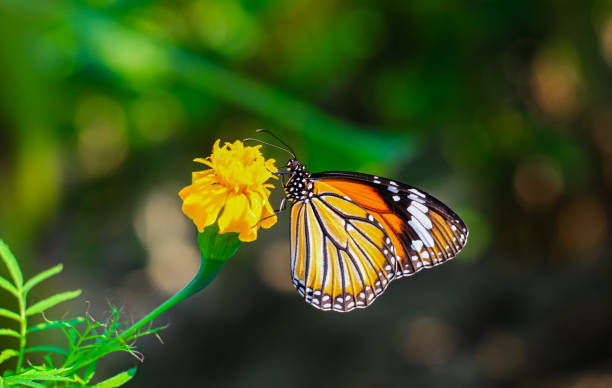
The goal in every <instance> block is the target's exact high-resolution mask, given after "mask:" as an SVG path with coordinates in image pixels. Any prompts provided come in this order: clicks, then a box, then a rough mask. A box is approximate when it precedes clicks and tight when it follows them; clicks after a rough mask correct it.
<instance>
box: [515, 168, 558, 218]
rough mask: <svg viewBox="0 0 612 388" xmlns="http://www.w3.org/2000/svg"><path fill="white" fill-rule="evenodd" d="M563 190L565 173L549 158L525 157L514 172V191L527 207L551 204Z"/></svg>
mask: <svg viewBox="0 0 612 388" xmlns="http://www.w3.org/2000/svg"><path fill="white" fill-rule="evenodd" d="M562 191H563V175H562V173H561V171H560V170H559V168H558V167H557V165H556V164H554V162H553V161H552V160H550V159H548V158H545V157H542V156H532V157H528V158H525V159H523V160H522V161H521V162H520V164H519V165H518V167H517V169H516V171H515V172H514V193H515V195H516V197H517V199H518V200H519V202H520V203H521V205H523V206H524V207H526V208H537V207H546V206H550V205H551V204H552V203H553V202H554V201H555V200H556V199H557V198H558V197H559V195H560V194H561V192H562Z"/></svg>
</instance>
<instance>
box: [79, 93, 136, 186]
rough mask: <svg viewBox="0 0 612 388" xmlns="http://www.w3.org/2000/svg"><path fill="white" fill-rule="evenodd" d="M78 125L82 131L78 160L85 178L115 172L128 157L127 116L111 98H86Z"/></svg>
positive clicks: (80, 105) (80, 131)
mask: <svg viewBox="0 0 612 388" xmlns="http://www.w3.org/2000/svg"><path fill="white" fill-rule="evenodd" d="M75 124H76V126H77V128H78V131H79V137H78V144H77V156H78V159H79V167H80V172H81V173H82V175H83V176H84V177H87V178H95V177H99V176H103V175H106V174H109V173H111V172H113V171H115V170H116V169H117V168H118V167H119V166H121V164H122V163H123V161H124V159H125V156H126V154H127V140H126V137H125V112H124V111H123V108H122V107H121V106H120V105H119V104H118V103H116V102H115V101H114V100H112V99H111V98H109V97H105V96H92V97H87V98H85V99H84V100H83V101H81V103H80V104H79V106H78V108H77V111H76V117H75Z"/></svg>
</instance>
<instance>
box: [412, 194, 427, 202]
mask: <svg viewBox="0 0 612 388" xmlns="http://www.w3.org/2000/svg"><path fill="white" fill-rule="evenodd" d="M408 198H409V199H411V200H413V201H416V202H418V203H425V200H424V199H423V198H421V197H419V196H418V195H414V194H408Z"/></svg>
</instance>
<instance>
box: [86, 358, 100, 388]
mask: <svg viewBox="0 0 612 388" xmlns="http://www.w3.org/2000/svg"><path fill="white" fill-rule="evenodd" d="M97 364H98V363H97V362H92V363H91V364H88V365H87V366H86V367H85V371H84V372H83V382H85V384H87V383H89V382H90V381H91V379H93V377H94V374H95V373H96V366H97Z"/></svg>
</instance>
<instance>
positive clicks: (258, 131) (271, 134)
mask: <svg viewBox="0 0 612 388" xmlns="http://www.w3.org/2000/svg"><path fill="white" fill-rule="evenodd" d="M255 132H257V133H260V132H265V133H267V134H269V135H270V136H272V137H273V138H275V139H276V140H278V141H280V142H281V143H282V144H283V145H284V146H285V147H287V149H289V151H291V155H293V158H294V159H297V157H296V156H295V151H293V149H292V148H291V147H290V146H289V144H287V143H285V142H284V141H283V140H282V139H281V138H280V137H278V136H276V135H275V134H273V133H272V132H270V131H268V130H267V129H261V128H260V129H256V130H255Z"/></svg>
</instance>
